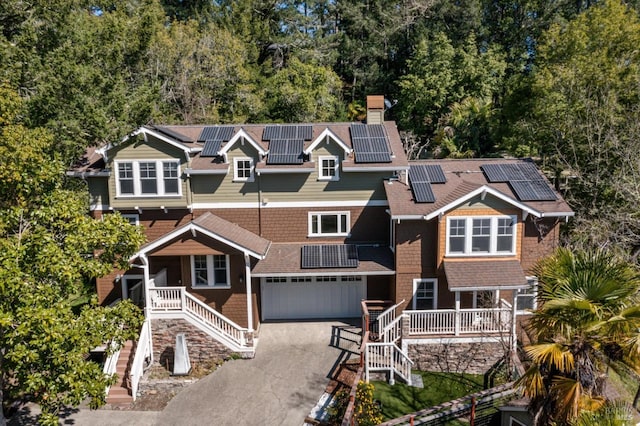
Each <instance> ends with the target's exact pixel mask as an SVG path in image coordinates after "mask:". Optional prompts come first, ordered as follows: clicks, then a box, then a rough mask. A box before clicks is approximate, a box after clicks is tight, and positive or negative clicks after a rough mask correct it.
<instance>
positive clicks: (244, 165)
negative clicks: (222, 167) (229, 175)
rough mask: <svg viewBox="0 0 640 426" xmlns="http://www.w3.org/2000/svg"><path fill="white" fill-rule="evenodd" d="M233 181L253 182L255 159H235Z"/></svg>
mask: <svg viewBox="0 0 640 426" xmlns="http://www.w3.org/2000/svg"><path fill="white" fill-rule="evenodd" d="M233 180H235V181H240V182H251V181H253V158H248V157H247V158H244V157H243V158H235V159H234V160H233Z"/></svg>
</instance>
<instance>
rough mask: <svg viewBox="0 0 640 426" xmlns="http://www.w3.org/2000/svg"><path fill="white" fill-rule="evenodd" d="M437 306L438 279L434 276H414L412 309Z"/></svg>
mask: <svg viewBox="0 0 640 426" xmlns="http://www.w3.org/2000/svg"><path fill="white" fill-rule="evenodd" d="M437 306H438V280H437V279H435V278H414V280H413V309H414V310H429V309H436V307H437Z"/></svg>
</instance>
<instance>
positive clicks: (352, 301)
mask: <svg viewBox="0 0 640 426" xmlns="http://www.w3.org/2000/svg"><path fill="white" fill-rule="evenodd" d="M261 287H262V290H261V292H262V319H263V320H270V319H311V318H354V317H359V316H360V315H361V314H362V311H361V308H360V302H361V300H362V299H364V298H365V297H366V282H365V280H364V278H363V277H358V276H347V277H270V278H263V279H262V284H261Z"/></svg>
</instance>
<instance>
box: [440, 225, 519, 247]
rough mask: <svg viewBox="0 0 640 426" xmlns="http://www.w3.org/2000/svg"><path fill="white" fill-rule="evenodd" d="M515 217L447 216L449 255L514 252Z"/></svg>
mask: <svg viewBox="0 0 640 426" xmlns="http://www.w3.org/2000/svg"><path fill="white" fill-rule="evenodd" d="M516 224H517V218H516V216H470V217H459V216H454V217H449V218H447V249H446V253H447V255H448V256H456V255H459V256H482V255H514V254H515V252H516Z"/></svg>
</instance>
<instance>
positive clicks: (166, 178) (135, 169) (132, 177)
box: [115, 160, 182, 197]
mask: <svg viewBox="0 0 640 426" xmlns="http://www.w3.org/2000/svg"><path fill="white" fill-rule="evenodd" d="M115 167H116V171H117V173H116V180H117V182H116V196H118V197H148V196H172V195H180V194H181V189H182V188H181V185H180V162H179V161H178V160H144V161H116V163H115ZM160 171H161V173H160Z"/></svg>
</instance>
